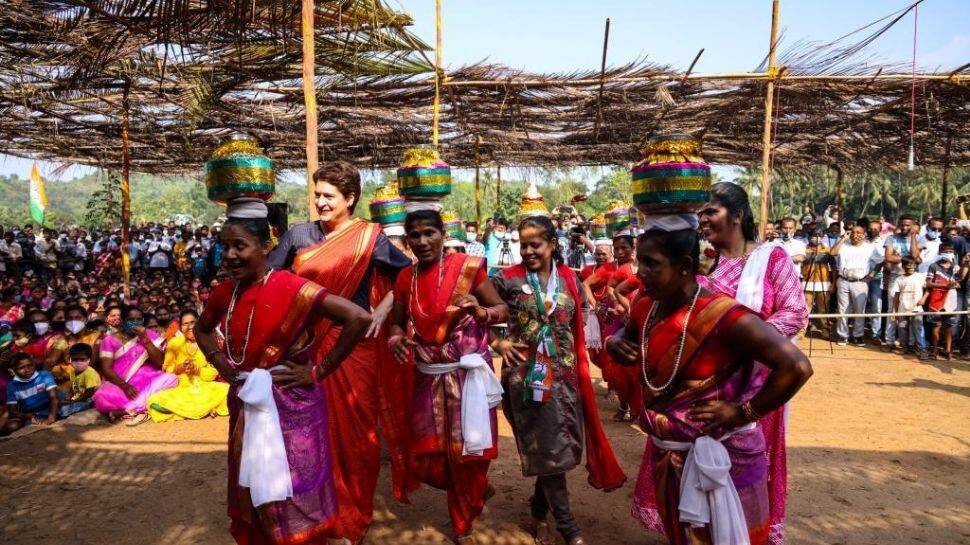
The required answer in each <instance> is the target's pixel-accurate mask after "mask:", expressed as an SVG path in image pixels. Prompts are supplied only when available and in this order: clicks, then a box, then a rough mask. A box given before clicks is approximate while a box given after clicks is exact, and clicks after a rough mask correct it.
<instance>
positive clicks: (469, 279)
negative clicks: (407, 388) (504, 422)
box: [389, 210, 508, 543]
mask: <svg viewBox="0 0 970 545" xmlns="http://www.w3.org/2000/svg"><path fill="white" fill-rule="evenodd" d="M404 227H405V230H406V232H407V241H408V247H409V248H411V250H412V251H413V252H414V255H415V257H416V258H417V263H416V264H415V265H414V266H413V267H409V268H407V269H405V270H404V271H401V274H400V275H398V277H397V283H396V284H395V286H394V311H393V314H392V321H391V331H390V334H391V337H390V340H389V344H390V347H391V350H392V351H393V352H394V355H395V357H396V358H397V359H398V361H399V362H401V363H402V364H404V363H407V362H408V361H409V360H411V359H412V357H413V361H414V364H415V367H414V394H413V398H412V399H413V403H412V405H411V407H412V409H411V430H412V431H411V442H410V449H409V451H410V464H409V466H410V470H411V473H410V476H411V481H410V482H409V486H408V488H407V492H411V491H412V490H414V489H416V488H417V487H418V486H419V484H420V483H425V484H428V485H430V486H432V487H434V488H438V489H442V490H447V492H448V513H449V514H450V515H451V523H452V527H453V528H454V531H455V538H456V540H457V541H458V543H463V542H465V541H469V542H470V540H471V539H472V536H471V535H470V534H471V531H472V524H473V523H474V521H475V519H476V518H478V515H479V514H480V513H481V512H482V509H483V508H484V507H485V495H486V490H487V488H488V466H489V464H490V463H491V460H493V459H494V458H495V457H496V456H497V455H498V429H497V424H496V419H495V407H496V406H497V405H498V404H499V403H500V402H501V400H502V386H501V384H499V382H498V379H497V378H495V374H494V372H493V370H492V365H491V355H490V354H489V350H488V342H489V339H488V326H489V324H493V323H499V322H503V321H505V319H506V318H507V316H508V307H507V306H506V305H505V303H503V302H502V300H501V299H499V296H498V293H496V291H495V287H494V286H493V285H492V281H491V280H489V278H488V277H487V275H486V272H487V270H486V269H487V268H486V266H485V260H484V259H483V258H480V257H472V256H468V255H465V254H461V253H456V254H450V255H444V254H443V253H442V252H443V242H444V225H443V223H442V220H441V215H440V214H438V213H437V212H434V211H430V210H422V211H419V212H412V213H410V214H408V217H407V219H406V220H405V222H404Z"/></svg>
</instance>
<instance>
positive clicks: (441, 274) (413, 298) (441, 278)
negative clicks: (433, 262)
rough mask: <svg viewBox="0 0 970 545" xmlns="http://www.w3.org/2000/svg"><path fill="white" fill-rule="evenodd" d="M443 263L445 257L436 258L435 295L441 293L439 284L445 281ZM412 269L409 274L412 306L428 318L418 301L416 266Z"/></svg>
mask: <svg viewBox="0 0 970 545" xmlns="http://www.w3.org/2000/svg"><path fill="white" fill-rule="evenodd" d="M444 261H445V256H444V255H443V254H442V256H441V257H439V258H438V290H437V291H436V292H435V293H438V292H440V291H441V283H442V282H443V281H444V279H445V264H444ZM413 267H414V270H413V273H412V274H411V301H413V302H414V306H416V307H417V311H418V312H420V313H421V314H422V315H424V316H425V317H428V314H427V313H426V312H425V311H424V308H422V307H421V301H420V300H419V299H418V264H417V263H415V264H414V265H413ZM412 314H417V313H412Z"/></svg>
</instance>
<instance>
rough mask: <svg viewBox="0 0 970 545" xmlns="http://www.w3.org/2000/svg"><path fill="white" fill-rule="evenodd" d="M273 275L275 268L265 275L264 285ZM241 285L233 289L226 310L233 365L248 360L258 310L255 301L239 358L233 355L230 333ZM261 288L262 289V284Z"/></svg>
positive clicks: (227, 341)
mask: <svg viewBox="0 0 970 545" xmlns="http://www.w3.org/2000/svg"><path fill="white" fill-rule="evenodd" d="M272 275H273V269H270V270H269V272H267V273H266V276H264V277H263V280H262V284H263V286H265V285H266V283H267V282H269V277H270V276H272ZM239 286H240V284H239V283H236V287H235V288H234V289H233V290H232V298H231V299H230V300H229V310H228V311H227V312H226V359H227V360H228V361H229V364H230V365H232V366H233V367H239V366H240V365H242V364H243V362H244V361H246V351H247V350H248V349H249V332H250V331H251V330H252V328H253V315H254V314H255V311H256V303H255V302H253V308H251V309H250V310H249V322H248V323H247V324H246V338H245V340H244V341H243V347H242V356H240V357H239V358H238V360H237V358H236V357H235V356H233V355H232V353H233V349H232V337H231V335H230V333H229V323H230V322H231V321H232V313H233V311H235V310H236V299H237V298H238V297H239ZM260 289H262V286H260ZM257 299H259V297H257Z"/></svg>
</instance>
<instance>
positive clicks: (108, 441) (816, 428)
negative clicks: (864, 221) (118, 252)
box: [0, 341, 970, 545]
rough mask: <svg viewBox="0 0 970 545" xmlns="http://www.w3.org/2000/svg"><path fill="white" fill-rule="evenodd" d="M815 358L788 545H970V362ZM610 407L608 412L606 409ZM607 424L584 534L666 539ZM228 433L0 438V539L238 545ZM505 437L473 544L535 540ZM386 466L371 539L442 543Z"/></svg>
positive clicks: (635, 453)
mask: <svg viewBox="0 0 970 545" xmlns="http://www.w3.org/2000/svg"><path fill="white" fill-rule="evenodd" d="M803 347H807V344H804V343H803ZM813 348H814V351H813V352H814V353H813V354H812V356H813V357H812V361H813V364H814V366H815V377H814V378H813V379H812V381H811V382H810V383H809V384H808V385H807V386H806V387H805V389H804V390H803V391H802V393H801V395H799V396H798V397H797V398H796V399H795V401H794V404H793V408H792V416H791V425H790V432H789V450H788V456H789V471H790V475H789V482H790V496H789V503H788V506H789V511H788V512H789V518H788V535H789V543H792V544H796V545H800V544H805V545H850V544H851V545H866V544H873V545H875V544H879V545H885V544H907V543H928V544H944V543H945V544H954V543H957V544H970V418H968V416H970V363H968V362H965V361H954V362H947V363H944V362H925V363H919V362H915V361H913V360H908V359H904V358H901V357H898V356H892V355H887V354H883V353H881V352H877V351H875V350H872V349H865V348H856V347H835V349H834V354H833V353H830V351H829V350H830V349H829V345H828V343H824V342H819V341H816V342H815V345H814V347H813ZM600 407H601V411H602V412H603V415H604V416H605V417H608V415H609V414H611V413H612V408H611V407H610V406H609V405H608V404H607V403H606V402H605V401H602V402H601V404H600ZM607 419H608V418H607ZM606 427H607V434H608V435H609V436H610V438H611V440H612V441H613V445H614V448H615V449H616V452H617V456H618V457H619V459H620V462H621V463H622V465H623V466H624V468H625V469H626V471H627V474H628V475H629V476H630V480H629V481H628V483H627V484H626V485H625V486H624V487H623V488H621V489H620V490H618V491H615V492H613V493H610V494H603V493H601V492H598V491H596V490H593V489H591V488H590V487H589V486H587V485H586V482H585V478H586V475H585V471H584V470H576V471H574V472H572V474H571V475H570V478H569V479H570V480H569V486H570V494H571V497H572V506H573V510H574V512H575V514H576V516H577V518H578V521H579V524H580V527H581V528H582V529H584V534H585V536H586V538H587V541H588V542H589V543H591V544H606V543H609V544H617V545H620V544H654V543H662V540H661V539H660V538H659V537H658V536H656V535H653V534H648V533H646V532H645V531H644V530H642V529H641V528H640V527H639V526H638V525H637V524H636V522H634V521H633V519H632V518H631V517H630V514H629V512H630V497H631V494H632V490H633V481H634V479H635V476H636V472H637V466H638V464H639V462H640V458H641V455H642V452H643V444H644V436H643V434H642V433H640V432H639V430H637V429H635V428H634V427H632V426H631V425H628V424H618V423H614V422H607V424H606ZM226 428H227V419H218V420H206V421H199V422H179V423H173V424H160V425H155V424H144V425H142V426H140V427H137V428H126V427H124V426H120V427H119V426H114V427H112V426H109V425H107V424H104V423H98V424H95V425H90V426H76V425H71V424H70V423H60V424H58V425H57V426H55V427H54V428H52V429H47V430H43V431H39V432H36V433H32V434H30V435H27V436H23V437H18V438H15V439H11V440H8V441H3V442H0V536H3V537H2V539H0V541H2V542H3V543H4V544H6V545H21V544H23V545H27V544H30V545H47V544H52V545H53V544H57V545H63V544H65V543H71V544H78V545H95V544H97V545H101V544H104V545H108V544H110V545H129V544H131V545H142V544H144V545H163V544H164V545H169V544H182V543H198V544H206V545H230V544H231V543H232V539H231V538H230V537H229V534H228V532H227V531H226V528H227V522H228V520H227V518H226V517H225V515H224V513H225V499H224V490H225V437H226ZM501 436H502V437H501V446H500V449H501V454H500V457H499V459H498V460H497V461H496V462H495V463H493V465H492V469H491V473H490V477H491V481H492V483H493V484H494V485H495V487H496V489H497V494H496V495H495V497H494V498H492V500H491V501H490V502H489V504H488V506H487V508H486V511H485V513H484V515H483V516H482V519H481V521H480V522H479V524H478V528H479V532H478V535H479V537H478V542H479V543H482V544H495V545H516V544H530V543H532V540H531V538H530V537H529V535H528V533H527V532H526V531H525V530H524V523H525V521H526V520H527V508H526V499H527V498H528V496H529V493H530V489H531V484H532V483H531V481H530V480H527V479H524V478H522V477H521V473H520V471H519V462H518V458H517V456H516V454H515V445H514V442H513V440H512V438H511V436H510V433H509V429H508V427H507V426H506V427H504V428H503V429H502V430H501ZM387 469H388V468H387V467H386V466H385V467H383V474H382V477H381V486H380V487H379V489H378V497H377V499H376V505H377V509H376V513H375V516H374V519H375V521H374V525H373V527H372V529H371V531H370V533H369V535H368V537H367V540H366V543H369V544H388V545H397V544H425V543H428V544H431V543H448V542H449V537H448V536H449V533H448V525H447V521H448V515H447V510H446V508H445V496H444V493H443V492H438V491H435V490H428V489H423V490H422V491H420V492H419V493H418V494H417V495H416V496H415V498H414V501H413V504H412V505H399V504H396V503H395V502H393V500H392V499H391V498H390V496H389V477H388V471H387Z"/></svg>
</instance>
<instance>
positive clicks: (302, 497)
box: [195, 202, 370, 545]
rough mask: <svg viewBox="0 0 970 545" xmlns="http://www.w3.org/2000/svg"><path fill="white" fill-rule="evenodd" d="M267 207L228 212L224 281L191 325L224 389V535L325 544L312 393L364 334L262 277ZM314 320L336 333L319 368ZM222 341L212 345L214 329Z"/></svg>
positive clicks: (322, 437)
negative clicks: (226, 412)
mask: <svg viewBox="0 0 970 545" xmlns="http://www.w3.org/2000/svg"><path fill="white" fill-rule="evenodd" d="M267 212H268V211H267V209H266V206H265V205H263V204H262V203H252V202H249V203H245V204H244V205H242V206H239V205H234V204H233V203H230V205H229V210H228V211H227V214H226V215H227V216H228V217H229V219H228V220H226V223H225V225H224V227H223V229H222V242H223V243H224V244H225V248H226V250H225V254H224V256H223V263H224V264H225V265H226V269H227V270H228V272H229V275H230V276H231V277H232V279H231V280H227V281H225V282H223V283H222V284H219V286H218V287H216V289H215V290H214V291H213V292H212V295H211V296H210V297H209V300H208V301H207V302H206V306H205V310H204V311H203V313H202V317H201V318H200V319H199V321H198V322H197V323H196V326H195V337H196V340H197V342H198V345H199V348H201V349H202V352H203V354H205V357H206V359H207V360H208V361H210V362H212V364H213V365H214V366H215V367H216V369H217V370H218V371H219V374H220V375H221V376H222V377H223V378H224V379H225V380H226V381H227V382H229V383H230V384H232V387H231V389H230V390H229V471H228V477H229V487H228V488H229V498H228V503H227V504H228V510H229V517H230V518H231V520H232V523H231V525H230V528H229V532H230V533H231V534H232V536H233V538H235V540H236V543H239V544H240V545H264V544H266V545H269V544H273V545H297V544H317V545H324V544H326V543H327V539H328V538H330V537H338V536H335V535H331V533H332V530H333V524H334V521H335V515H336V513H337V496H336V490H335V487H334V481H333V466H332V462H331V452H330V438H329V426H328V420H327V419H328V413H327V404H326V400H325V398H324V393H323V390H322V389H321V388H320V387H319V383H320V381H322V380H323V379H324V378H325V377H326V376H327V375H328V374H330V373H331V372H333V371H334V370H335V369H336V368H337V366H339V365H340V364H341V362H343V360H344V359H345V358H346V357H347V355H348V354H349V353H350V351H351V349H352V348H353V346H354V343H356V342H357V340H358V339H360V338H361V336H362V335H363V334H364V332H365V331H366V330H367V327H368V326H369V325H370V317H369V315H368V314H367V313H366V312H365V311H364V310H363V309H361V308H360V307H358V306H356V305H354V304H352V303H350V302H349V301H347V300H346V299H343V298H341V297H337V296H335V295H330V294H329V293H328V292H327V290H326V289H324V288H322V287H320V286H319V285H317V284H314V283H313V282H310V281H309V280H306V279H304V278H300V277H299V276H296V275H294V274H292V273H290V272H288V271H273V270H272V269H270V266H269V263H268V262H267V259H266V256H267V255H268V254H269V251H270V249H271V246H270V242H269V240H270V237H269V224H268V222H267V221H266V215H267ZM321 320H333V321H334V322H336V323H338V324H342V325H343V330H342V332H341V333H340V336H339V339H338V340H337V341H336V343H335V344H334V346H333V348H332V350H330V351H329V352H328V353H327V354H326V355H325V357H324V358H323V360H322V361H321V362H320V363H318V364H315V365H314V364H313V362H314V361H315V359H314V357H313V356H314V354H315V352H316V349H317V347H318V343H319V341H320V339H318V338H317V337H316V336H315V335H314V331H315V326H316V325H317V324H318V323H319V322H320V321H321ZM216 328H219V329H220V330H221V331H222V332H223V333H224V335H225V343H224V345H223V346H222V347H220V346H219V344H218V343H217V340H216V336H215V330H216Z"/></svg>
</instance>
